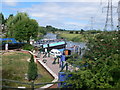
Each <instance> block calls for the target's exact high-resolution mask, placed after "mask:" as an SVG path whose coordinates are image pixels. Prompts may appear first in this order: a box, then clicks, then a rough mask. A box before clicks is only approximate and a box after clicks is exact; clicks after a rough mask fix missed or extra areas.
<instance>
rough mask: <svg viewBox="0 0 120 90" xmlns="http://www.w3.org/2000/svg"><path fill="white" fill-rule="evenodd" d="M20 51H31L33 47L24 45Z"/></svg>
mask: <svg viewBox="0 0 120 90" xmlns="http://www.w3.org/2000/svg"><path fill="white" fill-rule="evenodd" d="M22 49H24V50H29V51H31V50H32V49H34V47H33V46H32V45H31V44H25V45H24V46H23V47H22Z"/></svg>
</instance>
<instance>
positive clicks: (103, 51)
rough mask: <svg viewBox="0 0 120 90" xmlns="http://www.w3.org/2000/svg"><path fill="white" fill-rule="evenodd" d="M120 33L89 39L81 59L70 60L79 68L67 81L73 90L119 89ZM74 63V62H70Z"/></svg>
mask: <svg viewBox="0 0 120 90" xmlns="http://www.w3.org/2000/svg"><path fill="white" fill-rule="evenodd" d="M119 37H120V31H108V32H107V31H106V32H101V33H100V34H97V35H96V36H95V37H94V39H93V38H89V42H88V45H87V46H88V49H87V50H86V53H85V55H84V56H83V58H82V59H80V58H78V59H77V60H75V58H71V60H69V62H70V63H73V64H76V65H77V66H78V65H79V66H85V65H88V66H86V67H82V68H79V70H78V71H74V72H71V73H70V74H72V77H71V78H69V80H67V83H68V84H72V87H73V88H120V65H119V64H120V55H119V54H120V53H119V52H120V49H119V43H120V41H119ZM72 61H74V62H72Z"/></svg>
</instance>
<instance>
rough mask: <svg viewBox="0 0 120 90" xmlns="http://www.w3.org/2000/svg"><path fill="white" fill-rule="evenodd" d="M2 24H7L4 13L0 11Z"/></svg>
mask: <svg viewBox="0 0 120 90" xmlns="http://www.w3.org/2000/svg"><path fill="white" fill-rule="evenodd" d="M0 24H5V19H4V15H3V14H2V13H0Z"/></svg>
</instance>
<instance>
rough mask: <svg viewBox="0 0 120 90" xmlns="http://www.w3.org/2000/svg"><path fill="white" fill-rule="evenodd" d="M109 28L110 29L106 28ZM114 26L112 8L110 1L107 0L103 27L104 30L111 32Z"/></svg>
mask: <svg viewBox="0 0 120 90" xmlns="http://www.w3.org/2000/svg"><path fill="white" fill-rule="evenodd" d="M108 27H110V28H108ZM113 28H114V25H113V6H112V0H108V5H107V15H106V22H105V26H104V30H105V31H107V30H113Z"/></svg>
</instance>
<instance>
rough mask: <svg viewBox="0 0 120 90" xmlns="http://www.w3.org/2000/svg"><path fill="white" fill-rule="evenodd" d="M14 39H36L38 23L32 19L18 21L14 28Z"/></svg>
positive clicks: (28, 40)
mask: <svg viewBox="0 0 120 90" xmlns="http://www.w3.org/2000/svg"><path fill="white" fill-rule="evenodd" d="M14 30H15V32H14V37H15V39H17V40H19V41H20V42H21V41H27V42H28V43H29V42H30V38H33V39H36V38H37V35H38V23H37V22H36V21H35V20H33V19H24V20H21V21H19V22H18V23H17V24H16V25H15V28H14Z"/></svg>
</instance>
